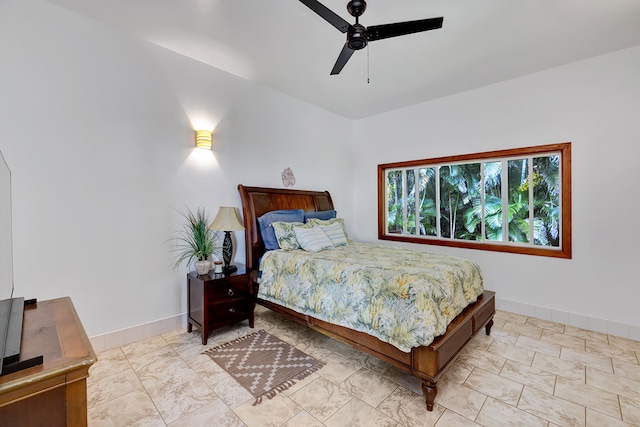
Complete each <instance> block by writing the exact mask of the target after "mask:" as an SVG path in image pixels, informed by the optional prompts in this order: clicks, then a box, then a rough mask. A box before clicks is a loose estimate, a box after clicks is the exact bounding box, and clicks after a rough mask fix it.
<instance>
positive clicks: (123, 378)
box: [87, 368, 144, 408]
mask: <svg viewBox="0 0 640 427" xmlns="http://www.w3.org/2000/svg"><path fill="white" fill-rule="evenodd" d="M136 390H142V391H144V388H143V387H142V383H141V382H140V380H139V379H138V377H137V376H136V374H135V372H133V369H131V368H128V369H126V370H124V371H121V372H118V373H115V374H113V375H111V376H108V377H104V378H102V379H100V380H98V381H92V382H91V383H89V384H87V406H88V407H89V408H92V407H94V406H98V405H101V404H103V403H105V402H108V401H110V400H113V399H115V398H117V397H121V396H124V395H126V394H129V393H131V392H132V391H136Z"/></svg>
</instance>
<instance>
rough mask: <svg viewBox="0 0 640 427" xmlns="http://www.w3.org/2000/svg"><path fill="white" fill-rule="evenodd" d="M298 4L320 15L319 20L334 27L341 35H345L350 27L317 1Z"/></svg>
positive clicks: (301, 0) (307, 0)
mask: <svg viewBox="0 0 640 427" xmlns="http://www.w3.org/2000/svg"><path fill="white" fill-rule="evenodd" d="M300 3H303V4H304V5H306V6H307V7H308V8H309V9H311V10H313V11H314V12H315V13H317V14H318V15H320V17H321V18H323V19H324V20H325V21H327V22H328V23H329V24H331V25H333V26H334V27H336V28H337V29H338V30H340V32H341V33H346V32H347V30H348V29H349V26H350V25H351V24H349V23H348V22H347V21H345V20H344V19H342V18H341V17H340V16H339V15H337V14H336V13H335V12H333V11H332V10H331V9H329V8H328V7H327V6H325V5H323V4H322V3H320V2H319V1H317V0H300Z"/></svg>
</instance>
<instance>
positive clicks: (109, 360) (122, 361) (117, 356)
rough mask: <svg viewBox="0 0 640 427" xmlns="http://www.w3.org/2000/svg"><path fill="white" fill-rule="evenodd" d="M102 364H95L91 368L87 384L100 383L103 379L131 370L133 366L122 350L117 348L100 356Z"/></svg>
mask: <svg viewBox="0 0 640 427" xmlns="http://www.w3.org/2000/svg"><path fill="white" fill-rule="evenodd" d="M98 360H99V361H100V363H95V364H93V365H91V367H90V368H89V378H88V379H87V384H91V383H92V382H94V381H99V380H101V379H102V378H105V377H109V376H111V375H113V374H117V373H119V372H122V371H125V370H127V369H131V364H130V363H129V360H127V356H125V354H124V353H123V352H122V349H120V348H115V349H111V350H107V351H104V352H102V353H100V354H99V355H98Z"/></svg>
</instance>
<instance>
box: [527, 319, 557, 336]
mask: <svg viewBox="0 0 640 427" xmlns="http://www.w3.org/2000/svg"><path fill="white" fill-rule="evenodd" d="M527 325H531V326H535V327H536V328H540V329H547V330H549V331H553V332H557V333H559V334H563V333H564V328H565V326H564V325H563V324H561V323H556V322H551V321H549V320H542V319H536V318H534V317H529V318H528V319H527Z"/></svg>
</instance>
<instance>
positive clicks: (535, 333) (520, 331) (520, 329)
mask: <svg viewBox="0 0 640 427" xmlns="http://www.w3.org/2000/svg"><path fill="white" fill-rule="evenodd" d="M499 330H503V331H507V332H511V333H513V334H517V335H524V336H527V337H531V338H535V339H540V337H541V336H542V329H541V328H538V327H536V326H531V325H527V324H525V323H514V322H510V321H507V322H506V323H505V324H504V326H503V327H502V328H500V329H499ZM491 334H492V335H493V330H491Z"/></svg>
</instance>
